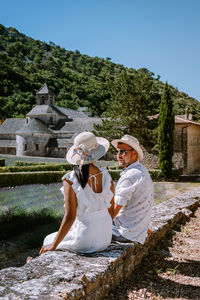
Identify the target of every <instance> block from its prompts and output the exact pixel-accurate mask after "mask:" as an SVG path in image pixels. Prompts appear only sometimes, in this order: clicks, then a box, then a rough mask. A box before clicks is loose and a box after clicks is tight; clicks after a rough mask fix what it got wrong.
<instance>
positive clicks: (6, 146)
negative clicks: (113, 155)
mask: <svg viewBox="0 0 200 300" xmlns="http://www.w3.org/2000/svg"><path fill="white" fill-rule="evenodd" d="M152 118H156V119H157V118H158V115H155V116H152ZM94 124H101V119H100V118H92V117H89V116H88V115H87V114H86V113H84V112H83V111H76V110H73V109H68V108H63V107H58V106H55V99H54V95H53V93H52V92H51V91H50V89H49V88H48V86H47V85H46V84H44V85H43V86H42V87H41V89H40V90H39V91H38V92H37V93H36V106H35V107H34V108H33V109H32V110H31V111H30V112H29V113H28V114H27V115H26V118H25V119H14V118H10V119H6V120H5V121H4V122H3V124H2V125H1V126H0V154H11V155H18V156H42V157H44V156H47V157H60V158H64V157H65V155H66V152H67V150H68V148H69V147H70V146H71V145H72V144H73V140H74V137H75V136H76V135H77V134H78V133H80V132H82V131H84V130H86V131H92V130H93V128H94ZM174 134H175V138H174V150H175V154H174V157H173V161H174V166H175V167H176V168H178V169H179V168H181V169H182V170H183V174H191V173H200V123H198V122H194V121H193V120H192V116H191V115H190V114H188V111H186V113H185V115H182V116H175V132H174ZM144 151H145V149H144ZM144 154H145V155H144V164H145V165H146V166H147V167H148V168H150V169H153V168H156V167H158V156H157V155H152V154H150V153H148V152H147V151H145V153H144Z"/></svg>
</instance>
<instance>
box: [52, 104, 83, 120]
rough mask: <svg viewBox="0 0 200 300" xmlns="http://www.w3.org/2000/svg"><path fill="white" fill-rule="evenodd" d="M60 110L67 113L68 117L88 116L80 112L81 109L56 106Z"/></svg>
mask: <svg viewBox="0 0 200 300" xmlns="http://www.w3.org/2000/svg"><path fill="white" fill-rule="evenodd" d="M56 107H57V108H58V109H59V110H60V111H62V112H63V113H64V114H65V115H67V116H68V117H69V118H72V119H74V118H88V116H87V115H86V114H85V113H84V112H82V111H77V110H74V109H70V108H65V107H60V106H56Z"/></svg>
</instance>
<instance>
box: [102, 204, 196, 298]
mask: <svg viewBox="0 0 200 300" xmlns="http://www.w3.org/2000/svg"><path fill="white" fill-rule="evenodd" d="M106 299H109V300H126V299H129V300H132V299H138V300H140V299H151V300H157V299H168V300H169V299H177V300H178V299H179V300H186V299H187V300H188V299H200V207H199V208H198V209H197V210H196V212H195V213H194V216H193V217H191V218H190V220H189V221H188V222H187V223H186V224H184V225H180V226H177V227H176V228H175V229H174V230H173V231H171V232H170V233H169V234H168V236H167V237H166V238H165V239H164V240H162V241H161V242H159V245H158V246H156V248H154V250H153V251H152V252H151V253H150V254H149V255H148V256H147V257H146V258H145V259H144V260H143V261H142V263H141V265H140V266H139V267H138V268H137V269H136V270H135V272H134V274H133V275H132V277H131V278H130V280H128V281H126V282H124V283H123V284H122V285H120V286H119V287H118V288H116V289H115V290H114V291H111V292H110V294H109V295H108V297H107V298H106Z"/></svg>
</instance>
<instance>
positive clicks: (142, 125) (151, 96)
mask: <svg viewBox="0 0 200 300" xmlns="http://www.w3.org/2000/svg"><path fill="white" fill-rule="evenodd" d="M110 86H111V87H110V93H111V103H107V105H108V109H107V111H106V113H105V114H104V115H103V116H104V117H106V118H107V120H104V122H103V124H102V127H101V126H97V127H96V128H95V129H96V130H97V131H98V132H99V133H100V134H101V132H102V135H103V133H104V135H105V133H106V132H107V134H106V136H107V137H108V138H110V139H111V138H118V137H119V136H121V134H130V135H134V136H136V137H138V138H139V139H140V141H141V142H142V143H143V142H144V141H145V142H147V140H149V141H151V137H150V132H149V129H148V116H149V115H152V114H154V113H156V110H155V109H157V107H158V103H159V101H160V97H159V95H158V94H157V93H156V92H155V90H154V84H153V78H152V76H151V75H149V74H140V73H137V72H135V73H134V74H133V73H130V72H129V71H126V72H122V73H121V74H120V75H119V76H118V77H115V80H114V82H111V84H110ZM109 128H110V129H109Z"/></svg>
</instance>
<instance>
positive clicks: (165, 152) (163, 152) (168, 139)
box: [158, 83, 174, 178]
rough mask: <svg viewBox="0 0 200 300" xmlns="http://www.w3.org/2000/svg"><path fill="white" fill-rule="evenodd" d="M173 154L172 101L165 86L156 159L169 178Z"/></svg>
mask: <svg viewBox="0 0 200 300" xmlns="http://www.w3.org/2000/svg"><path fill="white" fill-rule="evenodd" d="M173 153H174V110H173V100H172V97H171V93H170V90H169V87H168V84H167V83H166V84H165V87H164V91H163V94H162V97H161V105H160V112H159V123H158V157H159V167H160V169H161V171H162V173H163V175H164V176H165V178H169V177H170V174H171V171H172V156H173Z"/></svg>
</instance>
